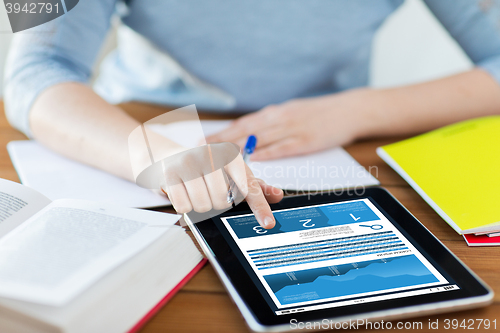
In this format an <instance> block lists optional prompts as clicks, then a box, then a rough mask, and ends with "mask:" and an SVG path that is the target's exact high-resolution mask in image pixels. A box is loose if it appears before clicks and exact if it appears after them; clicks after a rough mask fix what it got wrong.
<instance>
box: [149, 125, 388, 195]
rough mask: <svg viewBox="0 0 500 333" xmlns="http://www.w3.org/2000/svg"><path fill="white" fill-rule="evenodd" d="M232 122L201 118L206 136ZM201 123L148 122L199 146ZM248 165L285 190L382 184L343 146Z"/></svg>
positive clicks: (184, 142)
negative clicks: (197, 134) (198, 134)
mask: <svg viewBox="0 0 500 333" xmlns="http://www.w3.org/2000/svg"><path fill="white" fill-rule="evenodd" d="M230 123H231V121H228V120H218V121H215V120H204V121H201V126H202V128H203V133H204V134H205V136H209V135H211V134H215V133H217V132H219V131H222V130H223V129H225V128H227V127H228V126H229V125H230ZM197 126H198V124H197V122H196V121H181V122H176V123H172V124H168V125H163V124H151V125H148V127H149V128H150V129H151V130H152V131H155V132H157V133H158V134H161V135H163V136H165V137H167V138H169V139H170V140H172V141H174V142H176V143H178V144H180V145H182V146H185V147H188V148H194V147H197V146H198V145H199V144H200V140H202V139H203V138H202V137H199V136H196V135H193V133H199V132H200V131H199V130H197ZM258 139H259V138H257V140H258ZM248 166H249V167H250V169H251V170H252V172H253V173H254V175H255V177H257V178H260V179H262V180H264V181H265V182H266V183H268V184H269V185H273V186H275V187H278V188H281V189H284V190H294V191H300V192H315V191H324V190H333V189H343V188H353V187H363V186H370V185H378V184H379V181H378V180H377V179H376V178H375V177H373V176H372V175H371V174H370V173H369V172H368V171H367V170H366V169H365V168H364V167H363V166H362V165H360V164H359V163H358V162H357V161H356V160H355V159H354V158H353V157H352V156H351V155H349V153H348V152H347V151H345V150H344V149H343V148H342V147H337V148H333V149H328V150H325V151H321V152H318V153H313V154H308V155H302V156H292V157H287V158H279V159H275V160H269V161H262V162H256V161H252V159H251V158H250V162H249V163H248Z"/></svg>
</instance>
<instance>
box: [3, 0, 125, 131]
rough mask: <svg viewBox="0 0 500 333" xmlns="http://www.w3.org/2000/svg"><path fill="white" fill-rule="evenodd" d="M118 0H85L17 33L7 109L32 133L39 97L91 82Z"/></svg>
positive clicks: (8, 76)
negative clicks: (65, 85) (52, 90)
mask: <svg viewBox="0 0 500 333" xmlns="http://www.w3.org/2000/svg"><path fill="white" fill-rule="evenodd" d="M115 2H116V0H85V1H80V2H79V3H78V4H77V5H76V7H75V8H73V9H72V10H71V11H69V12H68V13H66V14H64V15H62V16H60V17H58V18H56V19H55V20H53V21H50V22H47V23H45V24H42V25H40V26H38V27H35V28H31V29H29V30H26V31H25V32H18V33H16V35H15V36H14V38H13V41H12V44H11V47H10V50H9V54H8V58H7V62H6V67H5V77H4V80H5V91H4V98H5V111H6V116H7V119H8V120H9V122H10V124H11V125H12V126H13V127H15V128H17V129H18V130H20V131H22V132H23V133H25V134H26V135H27V136H28V137H31V130H30V124H29V112H30V109H31V106H32V104H33V102H34V101H35V99H36V98H37V96H38V95H39V94H40V93H41V92H42V91H43V90H45V89H47V88H48V87H50V86H53V85H55V84H58V83H62V82H81V83H87V82H88V80H89V78H90V76H91V72H92V67H93V64H94V61H95V58H96V56H97V54H98V52H99V50H100V47H101V45H102V43H103V41H104V38H105V37H106V33H107V31H108V30H109V26H110V20H111V16H112V14H113V12H114V9H115Z"/></svg>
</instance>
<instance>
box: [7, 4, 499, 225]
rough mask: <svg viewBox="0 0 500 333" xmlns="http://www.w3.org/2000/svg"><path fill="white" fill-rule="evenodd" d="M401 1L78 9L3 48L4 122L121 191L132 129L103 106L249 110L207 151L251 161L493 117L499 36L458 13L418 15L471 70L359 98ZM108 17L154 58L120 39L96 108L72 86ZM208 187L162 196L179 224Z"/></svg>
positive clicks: (218, 198)
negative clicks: (238, 152)
mask: <svg viewBox="0 0 500 333" xmlns="http://www.w3.org/2000/svg"><path fill="white" fill-rule="evenodd" d="M402 2H403V0H377V1H373V0H343V1H341V0H339V1H325V0H318V1H314V0H310V1H300V0H289V1H281V0H267V1H238V2H234V1H223V0H209V1H206V0H205V1H194V0H193V1H180V0H169V1H167V0H130V1H128V2H127V3H125V4H123V3H121V2H120V3H119V4H118V6H116V5H117V4H116V3H115V0H87V1H81V2H80V3H79V4H78V5H77V6H76V7H75V8H74V9H73V10H72V11H70V12H69V13H67V14H66V15H64V16H62V17H60V18H58V19H56V20H54V21H52V22H50V23H48V24H46V25H43V26H41V27H39V28H38V31H42V30H47V29H48V28H50V29H49V30H50V32H48V33H42V32H41V33H39V34H33V33H31V34H23V35H18V36H16V38H15V41H14V45H13V48H12V50H11V53H10V57H9V59H10V61H9V64H8V67H7V69H8V73H7V76H6V93H5V100H6V110H7V115H8V117H9V120H10V122H11V123H12V124H13V125H14V126H15V127H17V128H18V129H20V130H22V131H23V132H24V133H26V134H27V135H28V136H30V137H33V138H35V139H37V140H38V141H40V142H41V143H43V144H44V145H46V146H48V147H50V148H52V149H54V150H56V151H58V152H60V153H62V154H65V155H66V156H69V157H71V158H74V159H77V160H79V161H82V162H85V163H88V164H90V165H93V166H95V167H98V168H101V169H103V170H106V171H108V172H111V173H113V174H115V175H118V176H121V177H124V178H127V179H131V178H132V177H131V172H130V167H129V165H130V164H129V157H128V153H127V140H126V138H127V136H128V134H129V133H130V132H131V131H132V130H133V129H134V128H135V127H137V126H138V123H137V122H136V121H135V120H133V119H131V118H130V117H129V116H127V115H126V114H125V113H124V112H122V111H121V110H120V109H119V108H117V107H115V106H113V105H112V104H110V102H116V101H122V100H127V99H134V100H143V101H149V102H155V103H165V104H169V105H187V104H191V103H196V105H197V107H198V108H201V109H212V110H218V111H220V112H224V111H232V112H235V111H236V112H241V113H248V112H250V111H255V110H258V111H256V112H252V113H250V114H248V115H244V116H242V117H241V118H240V119H238V120H236V121H235V122H234V123H233V124H232V126H230V127H229V128H228V129H227V130H225V131H223V132H221V133H219V134H217V135H214V136H212V137H210V138H209V141H210V142H217V141H231V142H234V143H237V144H239V145H242V143H243V142H244V140H245V139H246V137H247V135H248V134H255V135H256V136H257V137H258V139H259V145H258V147H257V150H256V152H255V154H254V155H253V158H254V159H256V160H263V159H272V158H278V157H284V156H290V155H295V154H306V153H309V152H313V151H318V150H322V149H326V148H329V147H334V146H337V145H342V144H346V143H349V142H351V141H353V140H356V139H360V138H365V137H377V136H382V135H398V134H413V133H419V132H422V131H426V130H430V129H433V128H436V127H439V126H442V125H446V124H449V123H452V122H456V121H459V120H463V119H467V118H472V117H477V116H484V115H489V114H495V113H498V112H499V110H500V86H499V84H498V82H499V81H500V36H499V35H498V34H497V31H496V29H495V25H494V23H493V22H492V21H491V20H490V19H489V17H488V16H487V15H486V14H485V13H483V12H482V10H481V7H480V6H479V4H478V3H477V2H476V1H472V0H426V1H425V3H426V4H427V6H428V7H429V8H430V9H431V11H432V12H433V13H434V14H435V16H436V17H437V18H438V19H439V20H440V21H441V23H442V24H443V25H444V27H445V28H446V29H447V30H448V31H449V33H450V34H451V36H452V37H454V38H455V40H456V41H457V42H458V43H459V44H460V45H461V46H462V48H463V49H464V50H465V52H466V53H467V54H468V55H469V57H470V58H471V59H472V61H473V62H474V63H475V64H476V67H475V68H474V69H472V70H470V71H467V72H464V73H461V74H457V75H454V76H451V77H447V78H443V79H439V80H435V81H431V82H426V83H422V84H418V85H411V86H405V87H398V88H393V89H369V88H365V86H366V85H367V83H368V69H369V59H370V50H371V43H372V40H373V37H374V34H375V32H376V30H377V28H378V27H379V26H380V25H381V24H382V23H383V22H384V20H385V19H386V18H387V17H388V16H389V15H390V14H391V13H392V12H393V11H394V10H395V9H396V8H397V7H398V6H400V5H401V3H402ZM116 8H118V10H116ZM115 11H118V12H119V15H120V16H121V20H122V22H123V23H124V24H125V25H126V26H127V27H128V28H130V29H129V30H128V32H126V33H125V34H139V35H141V36H142V37H143V38H145V39H146V40H147V41H148V43H150V46H152V48H154V49H156V51H157V52H158V53H160V52H163V54H164V55H163V57H162V56H160V57H156V58H155V57H152V56H150V55H149V53H146V52H143V49H142V47H141V44H140V43H134V42H131V41H130V40H133V38H132V39H130V38H129V39H127V38H123V39H120V40H119V46H118V50H117V51H116V52H115V53H114V54H112V55H111V56H110V58H108V59H107V61H106V62H105V67H104V68H103V72H102V75H101V78H100V79H99V81H98V84H97V87H96V90H97V91H98V92H99V93H100V95H101V96H103V97H104V98H105V99H106V100H105V99H103V98H101V97H99V95H98V94H96V93H95V92H94V91H93V90H92V89H90V88H89V87H87V86H86V85H85V84H86V83H87V82H88V79H89V77H90V76H91V73H92V65H93V63H94V61H95V58H96V56H97V53H98V51H99V48H100V46H101V44H102V42H103V40H104V37H105V34H106V31H107V30H108V28H109V26H110V20H111V16H112V14H113V13H114V12H115ZM33 30H37V29H33ZM132 31H133V32H132ZM125 37H126V36H125ZM166 54H168V56H167V55H166ZM165 145H166V146H169V145H172V143H171V142H165ZM171 149H172V151H175V149H178V147H175V145H172V147H171ZM238 168H239V170H240V172H239V173H240V174H244V173H246V174H247V176H248V197H247V201H248V202H249V204H250V206H251V207H252V209H253V210H254V212H255V214H256V217H257V219H258V221H259V222H260V223H261V224H262V225H263V226H264V227H267V228H270V227H272V226H273V225H274V218H273V217H272V214H271V211H270V209H269V206H268V204H267V202H266V199H267V200H268V201H270V202H274V201H278V200H280V199H281V196H282V193H281V192H276V191H275V192H273V191H272V188H271V187H269V186H267V185H265V184H262V183H259V181H258V180H256V179H255V178H254V177H253V176H252V175H251V172H250V171H249V170H248V168H247V167H246V166H244V164H240V167H238ZM218 177H222V175H218ZM131 180H133V179H131ZM215 183H216V184H219V183H220V182H214V181H210V180H207V179H205V181H204V182H203V181H201V182H198V183H197V184H195V185H193V184H188V182H186V183H185V184H184V186H182V187H178V188H177V190H176V191H174V192H175V193H171V192H172V191H170V192H169V197H170V198H171V200H172V201H173V203H174V206H175V208H176V209H177V210H178V212H180V213H182V212H187V211H190V210H191V209H194V210H196V211H205V210H207V209H209V208H212V207H214V206H219V205H221V204H222V202H223V201H224V198H225V196H226V190H227V189H226V187H225V186H222V187H220V186H219V188H217V189H216V188H213V186H212V185H211V184H215ZM241 186H242V187H243V185H241ZM167 191H169V190H168V189H167Z"/></svg>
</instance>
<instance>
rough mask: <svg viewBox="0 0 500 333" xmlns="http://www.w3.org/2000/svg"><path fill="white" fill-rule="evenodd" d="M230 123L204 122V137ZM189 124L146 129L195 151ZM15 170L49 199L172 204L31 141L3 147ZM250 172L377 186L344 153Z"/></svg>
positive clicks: (273, 180) (281, 180) (302, 183)
mask: <svg viewBox="0 0 500 333" xmlns="http://www.w3.org/2000/svg"><path fill="white" fill-rule="evenodd" d="M229 123H230V122H229V121H202V127H203V131H204V133H205V135H206V136H208V135H210V134H213V133H216V132H218V131H220V130H222V129H224V128H226V127H227V126H228V125H229ZM194 125H195V124H194V123H192V122H190V121H185V122H178V123H173V124H169V125H158V124H154V125H150V128H151V129H153V130H154V131H156V132H158V133H160V134H162V135H165V136H166V137H168V138H170V139H171V140H173V141H175V142H177V143H179V144H181V145H184V146H186V147H196V146H197V145H198V143H199V141H200V139H201V137H198V136H193V135H191V133H193V131H192V130H191V129H192V128H193V126H194ZM7 148H8V150H9V154H10V156H11V159H12V162H13V164H14V167H15V168H16V171H17V173H18V175H19V178H20V179H21V182H22V183H23V184H25V185H28V186H30V187H32V188H33V189H35V190H37V191H39V192H40V193H42V194H44V195H45V196H47V197H48V198H49V199H51V200H56V199H63V198H70V199H84V200H93V201H99V202H109V203H116V204H121V205H123V206H127V207H142V208H146V207H158V206H165V205H168V204H170V202H169V201H168V200H167V199H166V197H164V196H161V195H158V194H156V193H154V192H153V191H150V190H147V189H143V188H140V187H139V186H137V185H135V184H134V183H131V182H128V181H126V180H123V179H121V178H118V177H115V176H113V175H110V174H108V173H106V172H104V171H101V170H98V169H95V168H92V167H89V166H87V165H84V164H81V163H78V162H75V161H73V160H70V159H68V158H65V157H64V156H61V155H59V154H56V153H54V152H52V151H50V150H49V149H47V148H45V147H43V146H41V145H39V144H38V143H36V142H35V141H12V142H10V143H9V144H8V145H7ZM249 165H250V168H251V169H252V171H253V172H254V174H255V175H256V176H257V177H258V178H261V179H263V180H264V181H266V182H267V183H269V184H271V185H274V186H277V187H279V188H282V189H287V190H296V191H317V190H332V189H340V188H350V187H360V186H370V185H378V184H379V182H378V180H377V179H376V178H375V177H373V176H372V175H371V174H370V173H369V172H367V171H366V170H365V168H363V167H362V166H361V165H360V164H359V163H358V162H357V161H356V160H354V159H353V158H352V156H351V155H349V154H348V153H347V152H346V151H345V150H344V149H342V148H340V147H339V148H335V149H330V150H327V151H324V152H320V153H315V154H310V155H306V156H298V157H290V158H283V159H277V160H272V161H265V162H252V161H250V163H249Z"/></svg>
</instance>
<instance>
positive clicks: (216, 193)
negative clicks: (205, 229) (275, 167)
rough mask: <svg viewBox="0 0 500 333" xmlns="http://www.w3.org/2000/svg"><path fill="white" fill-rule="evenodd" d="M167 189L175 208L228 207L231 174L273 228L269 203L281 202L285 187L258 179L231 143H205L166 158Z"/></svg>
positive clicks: (260, 217) (258, 215) (265, 223)
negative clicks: (278, 187)
mask: <svg viewBox="0 0 500 333" xmlns="http://www.w3.org/2000/svg"><path fill="white" fill-rule="evenodd" d="M162 163H163V165H162V166H163V172H164V175H165V182H164V184H162V189H163V190H164V191H166V193H167V195H168V197H169V199H170V201H171V202H172V205H173V206H174V208H175V210H176V211H177V212H178V213H180V214H183V213H188V212H190V211H192V210H194V211H195V212H197V213H206V212H209V211H211V210H212V209H215V210H227V209H230V208H231V203H230V202H227V193H228V181H227V180H228V176H229V177H230V178H231V179H232V180H234V182H235V184H236V186H237V187H238V191H239V192H240V193H241V194H242V195H243V196H244V197H245V199H246V201H247V203H248V205H249V206H250V208H251V209H252V211H253V212H254V214H255V217H256V219H257V221H258V222H259V224H260V225H262V226H263V227H264V228H266V229H270V228H273V227H274V225H275V219H274V216H273V214H272V212H271V209H270V207H269V203H276V202H279V201H280V200H281V199H282V198H283V191H281V190H280V189H277V188H275V187H272V186H270V185H267V184H265V183H264V182H263V181H262V180H260V179H257V178H255V177H254V175H253V174H252V171H250V169H249V168H248V166H247V165H246V164H245V162H244V161H243V158H242V156H241V154H239V152H238V149H237V147H235V146H234V145H233V144H231V143H227V142H226V143H220V144H212V145H205V146H201V147H197V148H193V149H189V150H186V151H183V152H180V153H178V154H175V155H173V156H171V157H169V158H167V159H165V160H164V161H163V162H162Z"/></svg>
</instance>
